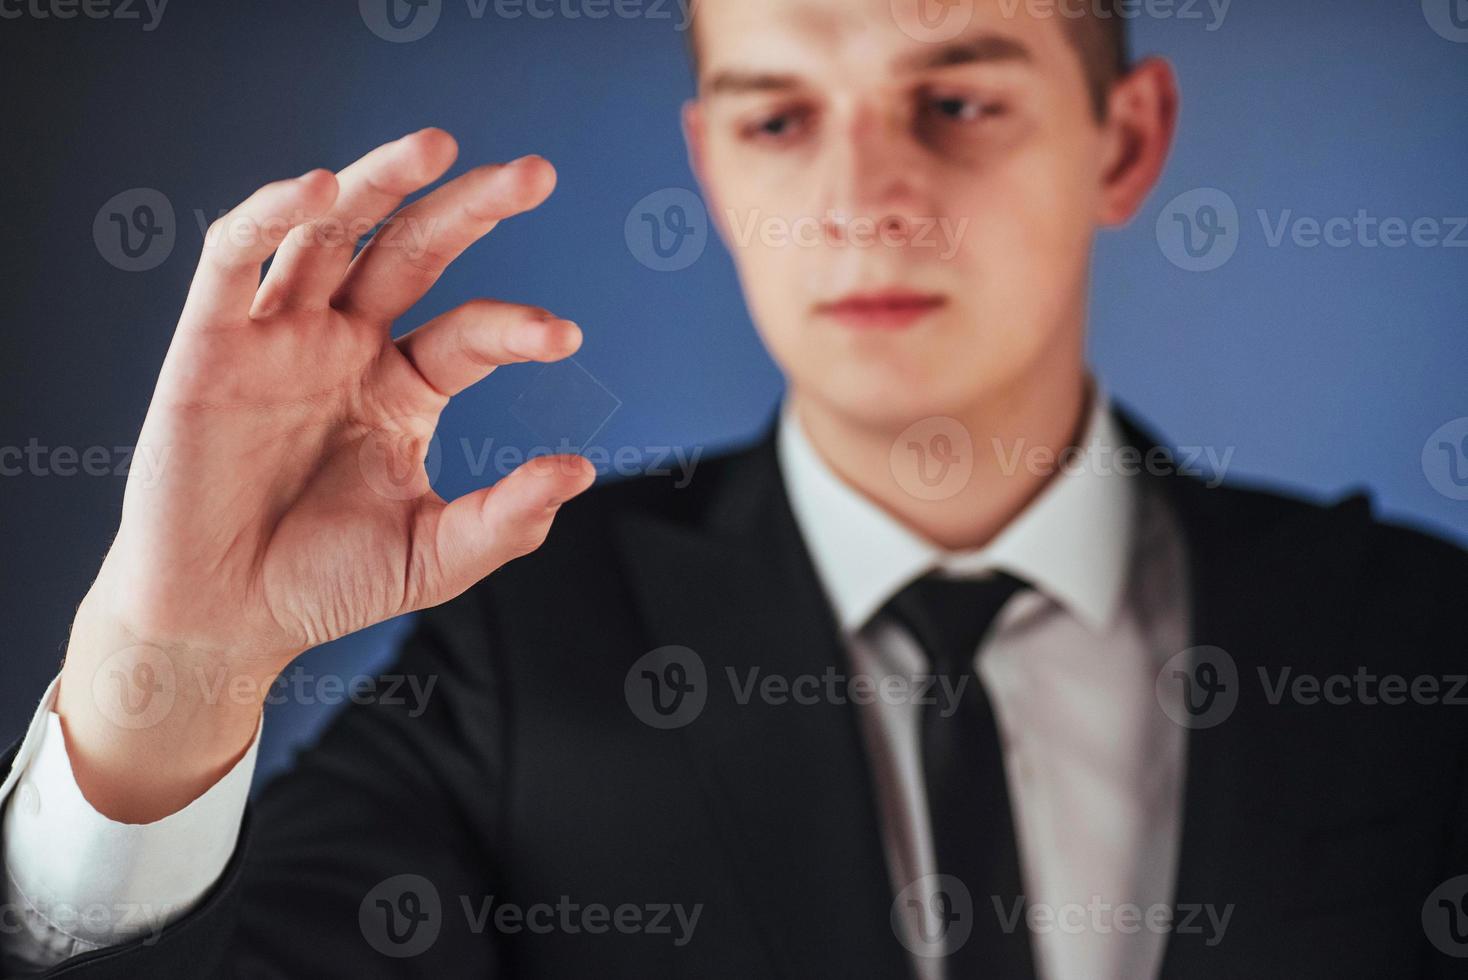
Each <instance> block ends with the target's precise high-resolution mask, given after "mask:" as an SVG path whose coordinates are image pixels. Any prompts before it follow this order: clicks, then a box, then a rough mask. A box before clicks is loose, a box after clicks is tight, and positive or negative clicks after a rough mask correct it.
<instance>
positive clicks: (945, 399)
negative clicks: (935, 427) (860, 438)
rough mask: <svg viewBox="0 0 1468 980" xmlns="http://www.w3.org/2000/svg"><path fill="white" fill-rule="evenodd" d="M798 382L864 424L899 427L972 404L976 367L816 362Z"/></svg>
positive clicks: (826, 405)
mask: <svg viewBox="0 0 1468 980" xmlns="http://www.w3.org/2000/svg"><path fill="white" fill-rule="evenodd" d="M796 380H797V383H800V384H801V385H802V387H803V388H804V389H805V390H806V391H808V392H809V393H810V394H811V395H812V396H813V397H814V398H815V399H816V400H818V401H819V402H820V403H821V404H822V407H823V408H824V409H825V410H826V411H830V412H834V413H836V414H837V415H838V416H840V417H841V418H842V419H845V420H847V421H848V422H850V423H855V424H857V425H860V426H862V427H864V428H873V429H882V430H889V429H890V430H894V431H900V430H902V429H905V428H906V427H908V426H909V425H911V424H913V423H914V422H917V421H918V420H920V419H926V418H933V417H936V416H955V415H959V414H960V413H962V412H963V410H964V407H965V406H967V405H971V404H973V402H974V400H975V398H976V395H977V392H976V391H975V388H976V382H979V381H981V379H980V378H979V377H978V376H977V372H973V373H968V374H960V373H958V372H955V371H954V370H953V368H952V365H948V366H946V367H945V368H944V369H943V370H936V371H931V372H926V373H924V372H915V371H912V370H898V369H894V365H892V364H890V363H886V364H884V363H882V362H872V361H867V360H865V359H862V360H860V361H856V362H851V361H846V360H842V361H839V362H837V363H833V364H826V365H823V366H817V367H815V369H814V376H813V377H806V378H803V379H802V378H797V379H796Z"/></svg>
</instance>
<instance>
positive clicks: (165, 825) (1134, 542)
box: [0, 398, 1187, 980]
mask: <svg viewBox="0 0 1468 980" xmlns="http://www.w3.org/2000/svg"><path fill="white" fill-rule="evenodd" d="M1117 444H1118V435H1117V431H1116V426H1115V422H1114V420H1113V419H1112V418H1111V415H1110V413H1109V410H1108V407H1107V405H1106V402H1105V400H1104V399H1102V398H1098V399H1097V401H1096V403H1095V405H1094V407H1093V411H1092V416H1091V421H1090V425H1089V430H1088V433H1087V436H1086V438H1085V439H1084V440H1083V445H1085V446H1086V447H1087V452H1086V455H1085V458H1084V461H1083V463H1082V464H1081V465H1079V466H1075V467H1071V468H1069V469H1068V471H1066V472H1063V473H1062V474H1060V475H1058V476H1057V477H1056V478H1054V479H1053V480H1052V481H1051V483H1050V484H1049V485H1048V486H1047V488H1046V489H1045V490H1044V491H1043V492H1042V493H1041V494H1040V496H1039V497H1038V498H1037V499H1036V500H1035V501H1034V502H1033V503H1032V504H1031V505H1030V506H1029V507H1028V508H1026V510H1025V511H1024V512H1023V513H1022V514H1021V515H1020V516H1019V517H1018V518H1017V519H1016V520H1015V521H1013V522H1012V523H1011V524H1010V525H1009V526H1008V527H1006V528H1005V529H1004V531H1003V532H1002V533H1001V534H1000V535H999V536H998V537H997V538H996V539H995V540H994V541H993V542H992V543H991V544H990V545H989V546H988V547H986V548H984V549H982V550H979V551H974V552H964V553H945V552H943V551H941V550H939V549H937V548H935V547H934V546H932V545H930V544H928V543H926V542H925V541H923V540H922V539H920V538H918V537H917V536H915V535H913V534H912V533H911V532H909V531H907V530H906V529H905V528H903V527H902V526H901V525H899V524H898V523H897V522H896V521H894V520H893V519H892V518H891V517H889V516H888V515H887V514H885V513H884V512H882V511H881V510H880V509H878V508H877V507H875V506H874V505H872V504H871V503H870V502H868V501H867V500H866V499H865V498H863V497H861V496H860V495H859V494H857V493H856V492H855V491H853V490H852V489H851V488H849V487H847V486H846V485H845V484H843V483H842V482H841V481H840V480H839V479H838V478H837V477H836V476H835V475H834V474H833V473H832V472H831V470H830V469H829V468H828V467H827V466H826V465H825V464H824V462H823V461H822V460H821V459H820V457H819V455H818V454H817V453H816V451H815V450H814V448H813V447H812V446H811V445H810V444H809V442H808V441H807V440H806V438H805V435H804V433H803V432H802V431H801V428H800V425H799V424H798V422H796V421H795V420H794V418H793V416H791V415H790V414H789V413H788V412H787V413H786V414H785V415H784V416H782V419H781V424H780V430H779V437H778V451H779V459H780V466H781V469H782V472H783V476H784V479H785V481H786V484H787V488H788V492H789V496H790V500H791V505H792V509H793V510H794V512H795V517H796V520H797V523H798V524H799V526H800V529H801V532H802V534H803V536H804V538H805V540H806V543H807V546H808V548H809V550H810V552H811V555H812V558H813V560H814V563H815V566H816V570H817V573H818V575H819V577H820V579H821V582H822V584H823V585H824V587H825V590H826V593H827V595H828V597H829V598H830V601H831V603H832V605H833V607H834V609H835V611H836V615H837V619H838V622H839V624H840V626H841V629H842V630H843V632H844V634H845V641H846V643H847V648H848V650H849V652H850V656H851V659H852V666H853V667H854V670H855V672H856V673H860V674H867V675H871V676H873V677H883V676H889V675H900V676H904V677H913V676H914V675H918V674H922V673H924V672H925V670H926V668H925V662H924V656H923V654H922V652H921V651H920V649H919V648H918V646H917V645H916V643H915V642H914V641H913V640H912V639H911V638H910V637H909V636H908V635H907V634H906V633H905V632H904V631H903V630H902V629H901V628H899V627H898V626H896V625H895V624H893V623H891V622H889V621H887V620H885V619H884V618H882V617H876V618H875V619H874V616H875V614H876V613H877V611H878V610H879V609H881V607H882V606H883V605H884V604H885V603H886V601H887V600H888V599H889V598H891V597H892V596H893V595H895V594H896V593H897V592H898V591H899V590H901V589H902V588H903V587H904V586H905V585H906V584H908V583H909V582H910V581H912V580H913V579H914V578H916V577H918V576H920V575H922V574H924V573H925V572H927V571H930V570H935V569H942V570H944V571H946V572H947V573H949V574H955V575H980V574H984V573H986V572H991V571H994V570H999V569H1002V570H1006V571H1009V572H1012V573H1013V574H1016V575H1018V576H1020V577H1021V578H1023V579H1025V580H1026V581H1027V582H1029V583H1030V584H1031V585H1033V586H1034V587H1035V591H1032V592H1026V593H1022V594H1021V595H1019V596H1017V597H1016V598H1015V599H1014V600H1012V601H1011V602H1010V603H1009V605H1008V606H1007V607H1006V608H1005V609H1004V611H1003V613H1002V614H1001V616H1000V617H999V619H998V620H997V621H996V623H995V626H994V629H993V630H992V631H991V633H990V635H989V638H988V640H987V641H986V642H985V645H984V647H983V649H982V650H980V651H977V652H976V656H977V658H978V661H977V662H978V671H979V675H980V677H981V679H982V682H983V684H984V685H985V689H986V690H987V691H988V693H989V697H990V698H991V700H992V701H993V703H994V707H995V711H996V714H997V718H998V722H999V727H1000V731H1001V735H1002V739H1003V742H1004V757H1005V770H1006V776H1007V778H1008V781H1009V789H1010V797H1011V799H1012V801H1013V804H1014V808H1015V823H1016V829H1017V832H1018V837H1019V841H1018V843H1019V852H1020V858H1021V865H1022V871H1023V876H1024V884H1025V889H1026V895H1027V898H1028V905H1029V907H1030V908H1031V909H1032V910H1035V909H1039V910H1042V911H1043V913H1044V915H1043V917H1038V918H1035V919H1034V920H1033V921H1035V922H1037V923H1038V924H1039V928H1037V929H1036V931H1035V951H1036V968H1037V971H1038V973H1039V976H1040V978H1041V980H1106V978H1117V980H1140V978H1146V977H1151V976H1155V975H1156V973H1157V969H1158V965H1159V964H1160V961H1161V954H1162V948H1163V943H1164V940H1165V936H1164V935H1163V934H1162V933H1161V932H1157V931H1151V930H1149V928H1148V927H1147V926H1146V925H1145V923H1146V922H1147V921H1148V919H1147V914H1146V913H1147V912H1148V911H1149V910H1151V909H1153V908H1154V907H1157V906H1166V905H1167V904H1168V903H1169V902H1170V901H1171V895H1172V885H1173V876H1174V868H1175V865H1176V852H1177V846H1178V839H1179V838H1178V834H1179V826H1180V809H1181V801H1180V791H1181V784H1182V767H1183V750H1184V745H1185V742H1184V730H1183V729H1182V728H1180V727H1178V726H1177V725H1174V724H1173V723H1172V722H1171V721H1169V720H1168V719H1167V717H1166V715H1165V714H1164V713H1163V712H1162V711H1161V710H1159V707H1158V704H1157V702H1156V699H1155V695H1154V693H1153V692H1154V687H1153V684H1154V678H1155V676H1156V674H1157V671H1158V670H1159V669H1160V667H1161V665H1162V664H1163V663H1164V662H1165V661H1166V660H1167V659H1168V657H1170V656H1171V655H1173V654H1175V653H1177V652H1178V651H1179V650H1181V649H1183V645H1184V641H1185V638H1186V632H1187V623H1186V600H1185V597H1186V584H1185V582H1184V581H1183V577H1182V576H1183V569H1184V563H1183V560H1182V555H1181V553H1180V548H1181V546H1180V540H1181V539H1180V537H1179V535H1178V534H1177V532H1176V529H1175V526H1174V524H1173V522H1172V520H1171V518H1170V516H1169V515H1168V514H1167V513H1166V512H1165V510H1164V509H1163V508H1162V506H1161V503H1160V501H1154V500H1150V499H1148V495H1145V494H1142V493H1140V492H1139V488H1140V481H1138V480H1137V479H1135V478H1134V477H1130V476H1126V475H1124V474H1122V473H1120V472H1117V471H1115V470H1114V469H1112V467H1111V463H1112V461H1114V459H1115V454H1114V453H1112V452H1110V450H1111V449H1112V448H1114V447H1115V446H1116V445H1117ZM55 688H56V684H55V683H53V684H52V686H51V689H49V690H48V691H47V692H46V695H45V697H44V698H43V699H42V702H41V705H40V708H39V709H38V710H37V712H36V715H35V718H34V719H33V721H32V723H31V726H30V729H29V730H28V732H27V735H26V738H25V740H24V742H23V743H22V746H21V749H20V752H19V754H18V755H17V757H16V761H15V764H14V766H13V767H12V771H11V773H10V775H9V776H8V777H7V778H6V780H5V782H4V783H3V784H0V806H3V807H4V822H3V834H4V864H5V872H6V874H5V881H4V895H3V898H4V902H5V906H4V908H5V909H6V910H9V911H8V917H9V918H8V921H7V922H5V923H3V925H4V926H6V928H5V929H4V930H3V931H0V949H3V952H4V954H5V957H6V959H7V960H8V961H10V962H11V963H21V964H27V965H30V966H32V967H36V968H44V967H47V966H50V965H53V964H55V963H57V962H60V961H61V960H63V959H66V958H69V957H71V956H75V955H78V954H80V953H83V952H87V951H89V950H92V949H96V948H98V947H101V946H106V945H110V944H115V943H118V942H122V941H126V940H129V939H132V938H135V937H136V936H137V935H139V934H140V933H142V934H148V933H151V932H155V931H156V930H158V929H160V928H162V926H163V925H164V924H166V923H167V922H169V921H172V920H173V919H176V918H177V917H179V916H181V915H183V914H185V913H186V912H187V911H188V910H189V909H191V908H193V907H194V905H196V904H197V903H198V901H199V900H200V899H201V898H202V897H203V895H204V894H205V893H206V892H207V891H208V890H209V888H210V887H211V886H212V885H213V884H214V882H215V881H217V880H218V878H219V876H220V875H221V874H222V872H223V870H224V868H225V866H226V864H227V863H228V861H229V857H230V855H231V853H232V852H233V850H234V847H235V843H236V840H237V838H238V834H239V826H240V820H241V817H242V815H243V812H244V807H245V802H246V798H247V796H248V792H249V784H250V779H251V777H252V775H253V772H254V768H255V758H256V751H257V748H258V745H259V735H258V733H257V735H256V741H255V742H254V743H252V745H251V747H250V749H249V750H248V751H247V752H246V753H245V755H244V757H243V758H242V759H240V761H239V762H238V763H237V764H236V765H235V766H234V768H232V769H231V770H230V771H229V773H228V774H226V775H225V776H224V777H223V778H222V779H221V780H220V781H219V782H218V783H216V784H215V785H214V786H213V787H211V788H210V789H209V790H208V791H207V792H205V793H204V794H203V795H202V796H200V797H199V798H198V799H197V800H195V801H194V802H193V803H191V804H189V806H187V807H185V808H184V809H183V810H180V811H179V812H177V813H174V814H172V815H170V816H168V817H165V818H163V819H161V820H159V821H157V822H155V823H151V824H146V825H125V824H120V823H117V822H115V821H112V820H109V819H107V818H106V817H104V816H102V815H101V814H99V813H98V812H97V811H96V810H95V809H93V808H92V806H91V805H90V804H89V803H88V802H87V801H86V799H85V798H84V797H83V796H82V794H81V792H80V790H79V789H78V788H77V784H76V780H75V777H74V776H73V774H72V769H71V762H70V759H69V758H68V757H67V753H66V746H65V741H64V739H63V737H62V732H61V727H60V720H59V718H58V717H57V715H56V714H55V712H54V710H53V708H54V700H55ZM859 710H860V711H861V712H862V716H861V717H862V723H863V726H864V730H865V736H866V738H867V742H868V749H869V752H870V755H871V758H872V761H873V769H874V776H875V782H876V786H877V788H878V793H879V796H880V801H879V802H880V804H881V811H882V818H883V827H884V834H885V846H886V849H887V855H886V856H887V862H888V866H889V868H890V869H891V872H892V886H893V893H894V895H895V894H897V893H899V892H901V891H902V890H903V889H904V888H906V887H907V886H908V885H909V884H911V883H912V882H914V881H917V880H918V879H920V878H922V877H923V876H925V875H928V874H931V873H933V872H934V870H935V867H934V859H933V843H932V839H931V832H930V830H929V827H928V820H927V808H926V801H925V799H924V790H923V781H922V766H921V756H920V751H919V740H918V723H919V718H920V712H921V710H922V706H921V705H919V704H915V703H905V704H903V703H891V702H890V701H889V700H888V699H875V700H874V702H873V703H872V704H870V705H866V706H863V707H861V708H860V709H859ZM17 787H18V788H17ZM1130 909H1140V910H1141V913H1142V915H1141V916H1140V919H1139V918H1138V917H1137V916H1135V915H1131V914H1129V913H1124V914H1119V912H1121V910H1130ZM975 912H976V914H979V915H982V914H992V912H991V910H986V909H983V908H977V909H976V910H975ZM1138 921H1141V922H1142V923H1144V924H1143V925H1142V926H1141V927H1140V928H1138V927H1137V922H1138ZM1152 921H1155V916H1154V918H1153V920H1152ZM17 926H19V928H16V927H17ZM914 965H915V968H916V969H917V971H918V976H919V977H920V978H922V980H928V978H936V977H939V976H940V975H941V972H940V961H939V960H937V959H933V958H928V957H924V956H920V955H915V956H914Z"/></svg>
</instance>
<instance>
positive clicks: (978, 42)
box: [897, 34, 1035, 71]
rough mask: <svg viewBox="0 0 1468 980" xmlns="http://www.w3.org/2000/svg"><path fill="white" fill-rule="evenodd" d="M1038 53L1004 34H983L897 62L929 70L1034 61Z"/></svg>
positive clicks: (916, 69)
mask: <svg viewBox="0 0 1468 980" xmlns="http://www.w3.org/2000/svg"><path fill="white" fill-rule="evenodd" d="M1034 60H1035V56H1034V54H1033V53H1032V52H1031V51H1030V49H1029V48H1028V47H1026V46H1025V45H1024V44H1022V43H1021V42H1019V41H1017V40H1015V39H1014V38H1012V37H1006V36H1005V35H1003V34H980V35H979V36H978V37H975V38H971V39H969V40H967V41H960V42H957V43H954V44H948V45H944V46H943V47H941V48H938V49H937V50H935V51H924V52H923V53H922V54H918V55H908V56H906V57H903V58H900V59H898V62H897V65H898V67H899V68H900V69H903V70H906V71H929V70H931V69H934V68H954V67H957V66H960V65H977V64H986V63H990V62H996V61H997V62H1004V61H1019V62H1033V61H1034Z"/></svg>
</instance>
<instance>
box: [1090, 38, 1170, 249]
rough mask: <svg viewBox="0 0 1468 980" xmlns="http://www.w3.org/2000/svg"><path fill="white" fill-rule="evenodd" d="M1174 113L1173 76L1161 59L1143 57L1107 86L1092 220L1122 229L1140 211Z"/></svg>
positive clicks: (1162, 160)
mask: <svg viewBox="0 0 1468 980" xmlns="http://www.w3.org/2000/svg"><path fill="white" fill-rule="evenodd" d="M1177 112H1178V92H1177V78H1176V76H1175V75H1174V74H1173V71H1172V66H1171V65H1169V64H1168V63H1167V62H1166V61H1163V60H1162V59H1161V58H1148V59H1146V60H1145V61H1143V62H1141V63H1140V64H1138V65H1137V66H1136V67H1135V68H1133V69H1132V70H1131V71H1130V72H1128V73H1127V74H1126V76H1125V77H1123V78H1122V79H1120V80H1119V81H1117V82H1116V84H1115V85H1113V86H1112V88H1111V95H1110V97H1109V99H1108V103H1107V117H1106V122H1105V123H1104V124H1103V125H1104V128H1105V131H1106V135H1105V146H1106V148H1105V152H1104V156H1103V160H1102V164H1103V168H1102V171H1101V196H1100V200H1099V207H1100V210H1099V212H1098V214H1097V215H1096V219H1097V221H1098V222H1100V223H1101V224H1103V225H1111V226H1115V225H1123V224H1126V223H1127V222H1128V221H1130V220H1131V218H1132V216H1133V215H1135V214H1136V213H1137V211H1138V209H1140V208H1141V206H1142V202H1143V201H1145V200H1146V199H1147V195H1148V194H1149V193H1151V191H1152V188H1153V187H1155V186H1156V185H1157V181H1158V179H1159V178H1160V177H1161V176H1162V168H1163V166H1164V165H1166V163H1167V156H1168V153H1169V152H1170V151H1171V149H1172V139H1173V136H1174V135H1175V134H1176V132H1177Z"/></svg>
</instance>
